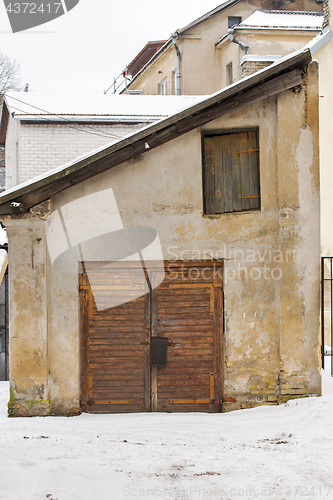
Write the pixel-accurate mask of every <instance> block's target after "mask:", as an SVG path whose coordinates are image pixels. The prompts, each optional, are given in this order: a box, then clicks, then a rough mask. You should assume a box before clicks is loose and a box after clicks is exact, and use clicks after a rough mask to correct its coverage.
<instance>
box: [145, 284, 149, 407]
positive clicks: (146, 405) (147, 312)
mask: <svg viewBox="0 0 333 500" xmlns="http://www.w3.org/2000/svg"><path fill="white" fill-rule="evenodd" d="M144 342H145V346H144V351H145V354H144V363H145V367H144V384H145V387H144V407H145V411H150V294H149V293H147V294H146V295H145V338H144Z"/></svg>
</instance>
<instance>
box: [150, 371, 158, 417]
mask: <svg viewBox="0 0 333 500" xmlns="http://www.w3.org/2000/svg"><path fill="white" fill-rule="evenodd" d="M150 381H151V382H150V383H151V411H157V410H158V407H157V366H152V367H151V372H150Z"/></svg>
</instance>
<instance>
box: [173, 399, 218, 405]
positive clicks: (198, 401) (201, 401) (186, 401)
mask: <svg viewBox="0 0 333 500" xmlns="http://www.w3.org/2000/svg"><path fill="white" fill-rule="evenodd" d="M210 402H211V401H210V399H195V398H194V399H170V404H171V405H178V404H191V403H193V404H196V405H197V404H209V403H210Z"/></svg>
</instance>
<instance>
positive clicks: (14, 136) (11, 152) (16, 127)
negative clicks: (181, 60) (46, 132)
mask: <svg viewBox="0 0 333 500" xmlns="http://www.w3.org/2000/svg"><path fill="white" fill-rule="evenodd" d="M20 128H21V125H20V122H19V121H18V120H14V118H12V117H11V116H10V117H9V120H8V127H7V134H6V148H5V162H6V188H7V189H8V188H10V187H12V186H15V185H16V184H18V182H19V181H18V176H19V172H18V167H19V142H18V137H19V133H20Z"/></svg>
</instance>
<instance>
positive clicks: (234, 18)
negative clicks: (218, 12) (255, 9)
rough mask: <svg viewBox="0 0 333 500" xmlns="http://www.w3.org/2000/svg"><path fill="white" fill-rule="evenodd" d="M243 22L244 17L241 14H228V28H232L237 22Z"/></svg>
mask: <svg viewBox="0 0 333 500" xmlns="http://www.w3.org/2000/svg"><path fill="white" fill-rule="evenodd" d="M241 22H242V18H241V17H239V16H228V29H230V28H232V27H233V26H235V25H236V24H240V23H241Z"/></svg>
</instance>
